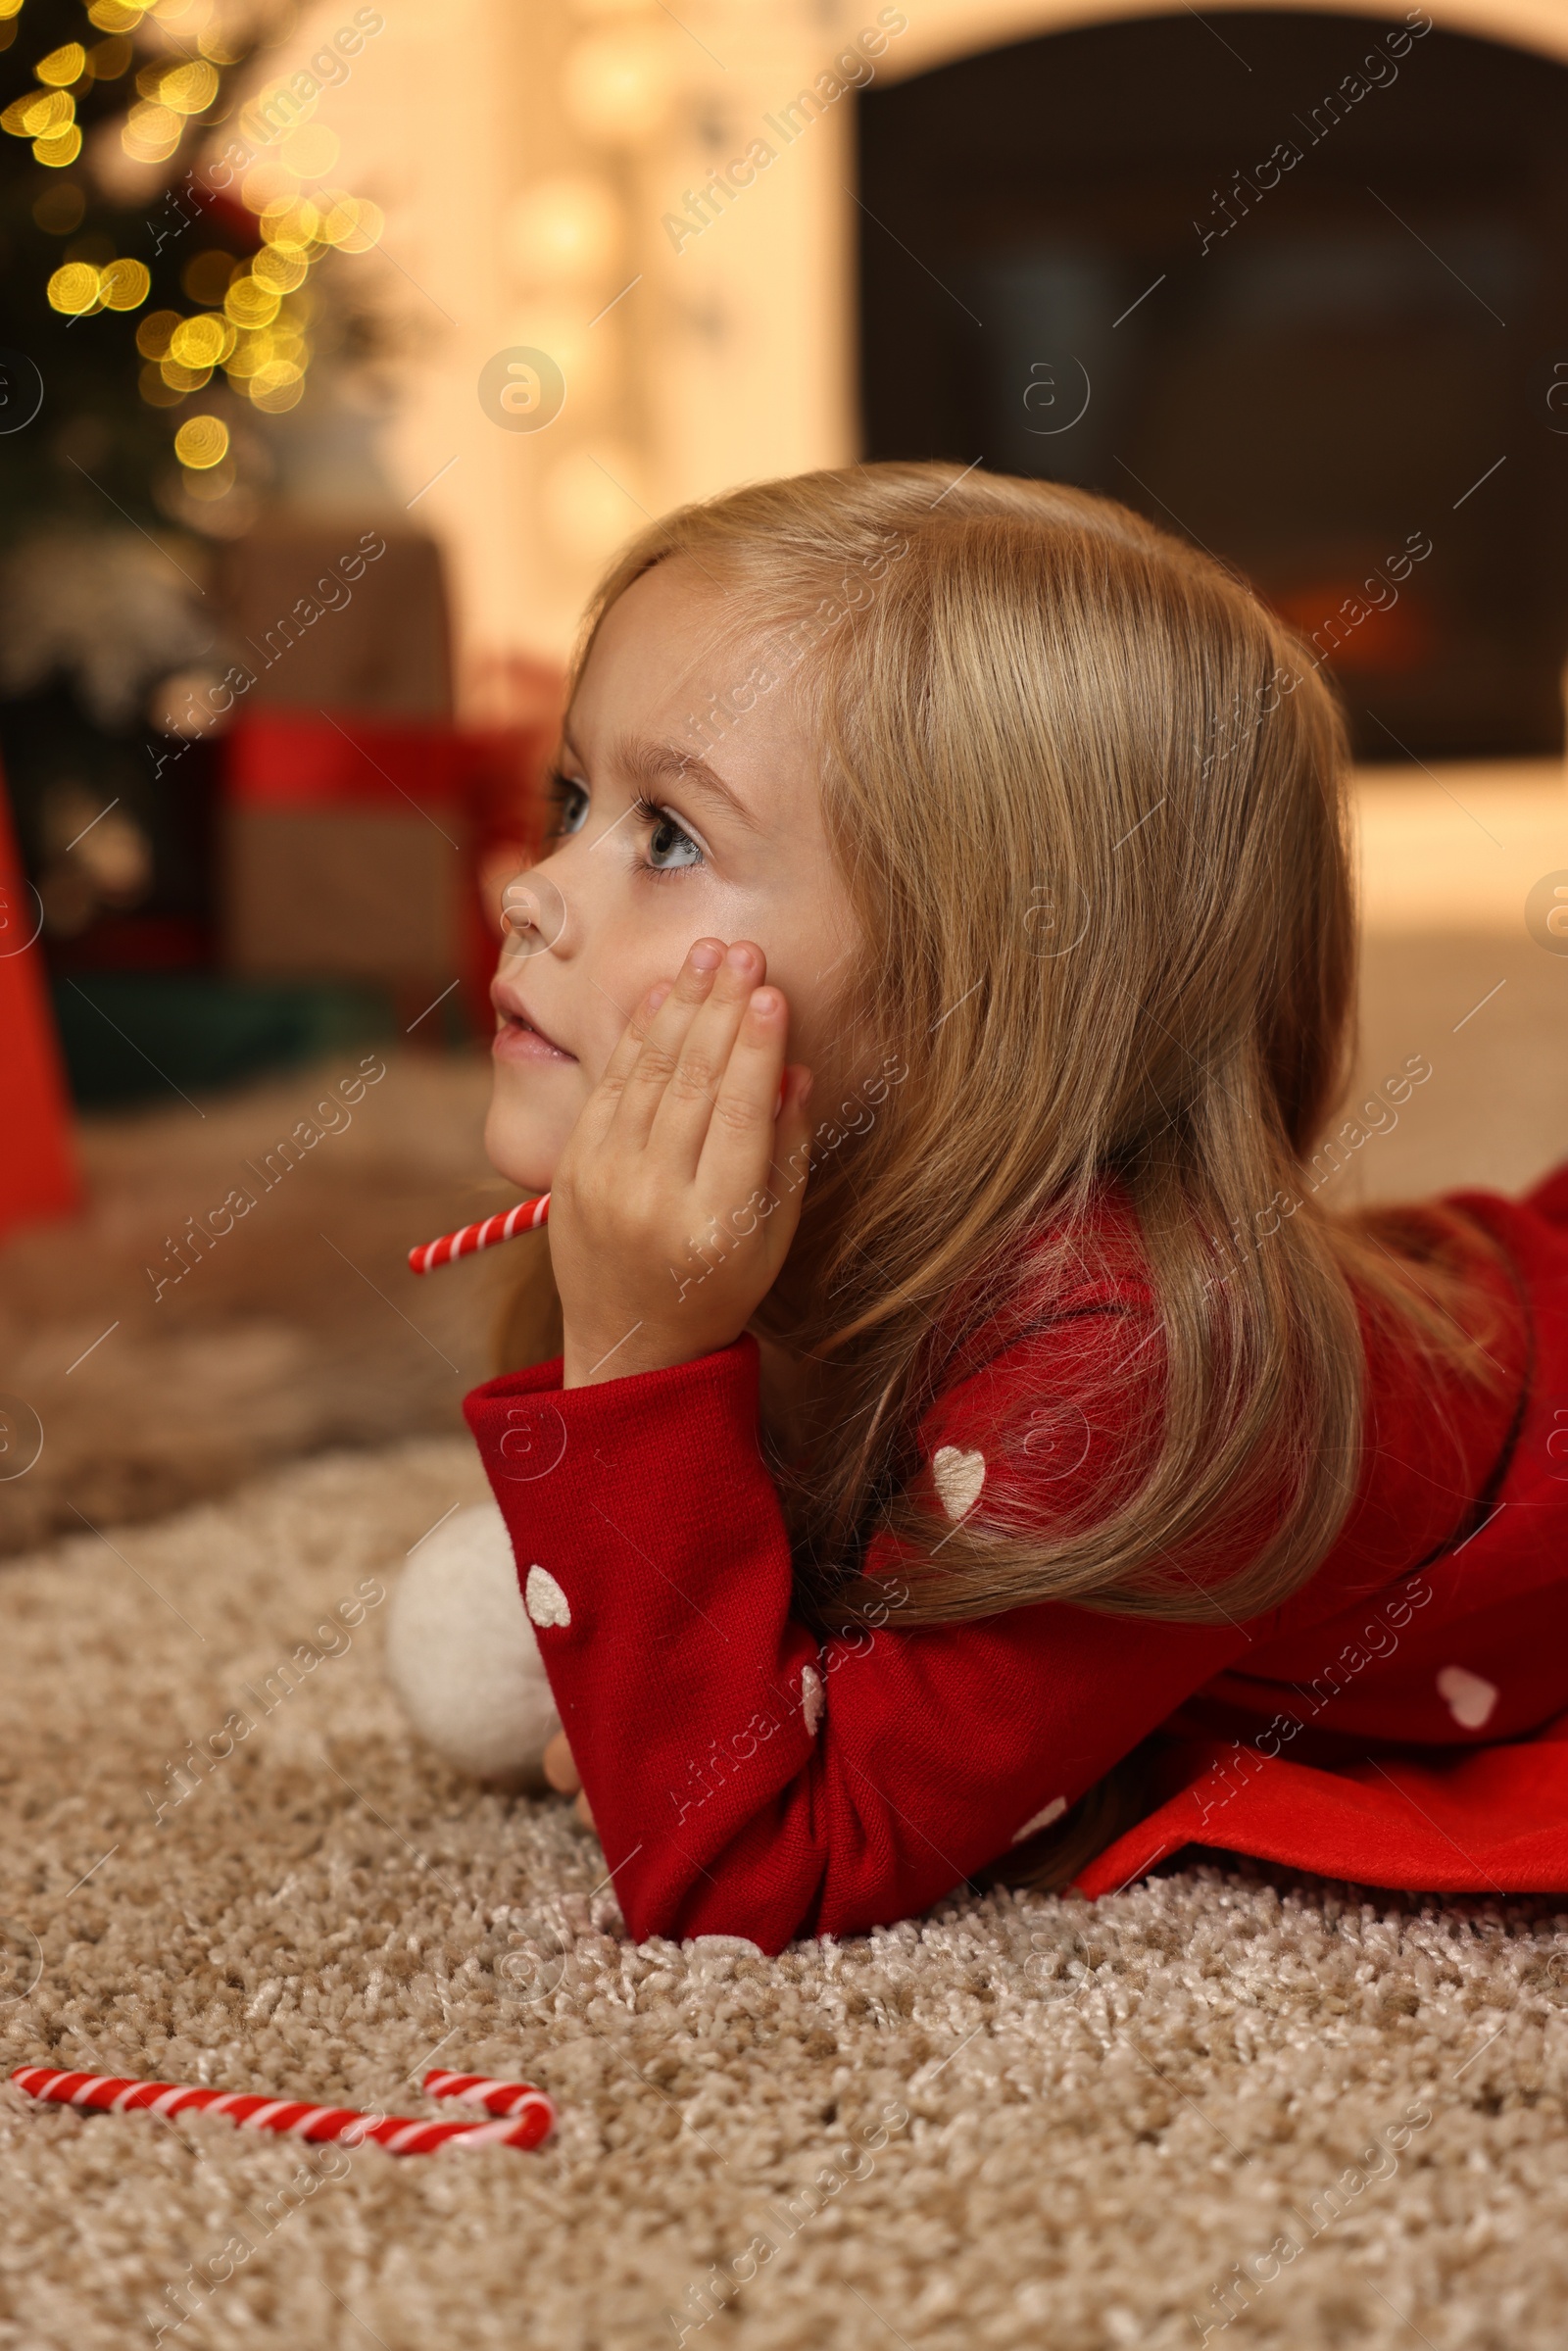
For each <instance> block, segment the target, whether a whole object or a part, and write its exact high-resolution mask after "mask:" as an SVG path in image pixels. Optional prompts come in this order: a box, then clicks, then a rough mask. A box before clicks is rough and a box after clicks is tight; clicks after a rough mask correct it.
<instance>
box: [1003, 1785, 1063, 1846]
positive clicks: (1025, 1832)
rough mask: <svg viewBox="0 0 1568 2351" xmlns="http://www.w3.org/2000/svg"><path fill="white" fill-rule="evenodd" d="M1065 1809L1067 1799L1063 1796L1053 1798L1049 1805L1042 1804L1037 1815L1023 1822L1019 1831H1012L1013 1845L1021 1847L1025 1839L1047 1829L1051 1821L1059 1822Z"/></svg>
mask: <svg viewBox="0 0 1568 2351" xmlns="http://www.w3.org/2000/svg"><path fill="white" fill-rule="evenodd" d="M1066 1809H1067V1799H1066V1797H1065V1796H1053V1797H1052V1799H1051V1801H1050V1803H1049V1804H1043V1805H1042V1806H1041V1808H1040V1810H1039V1811H1038V1812H1037V1813H1035V1814H1033V1815H1032V1816H1031V1818H1030V1819H1028V1820H1026V1821H1025V1822H1024V1825H1023V1827H1022V1828H1021V1829H1015V1830H1014V1831H1013V1835H1012V1841H1013V1843H1014V1844H1015V1845H1021V1844H1022V1842H1023V1840H1024V1838H1025V1837H1035V1836H1037V1835H1038V1834H1039V1832H1040V1831H1041V1830H1042V1829H1049V1828H1050V1826H1051V1824H1052V1822H1053V1821H1059V1820H1060V1818H1061V1816H1062V1814H1063V1813H1064V1812H1065V1811H1066Z"/></svg>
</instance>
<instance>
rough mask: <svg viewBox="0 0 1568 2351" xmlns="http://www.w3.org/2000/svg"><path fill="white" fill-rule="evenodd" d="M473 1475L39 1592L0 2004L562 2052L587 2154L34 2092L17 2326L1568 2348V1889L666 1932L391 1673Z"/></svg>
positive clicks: (584, 1844)
mask: <svg viewBox="0 0 1568 2351" xmlns="http://www.w3.org/2000/svg"><path fill="white" fill-rule="evenodd" d="M480 1493H481V1480H480V1475H479V1472H478V1470H477V1467H476V1465H475V1462H474V1459H473V1455H472V1452H471V1449H470V1448H469V1447H468V1445H466V1442H465V1441H461V1440H454V1439H450V1438H446V1437H422V1438H409V1439H405V1440H404V1441H402V1442H401V1443H400V1444H398V1445H395V1446H393V1447H390V1448H384V1449H382V1450H380V1451H378V1452H360V1453H345V1452H326V1453H320V1454H318V1455H316V1456H314V1457H313V1458H310V1459H308V1460H304V1461H296V1462H293V1463H290V1464H288V1465H286V1466H283V1467H280V1468H279V1467H274V1468H272V1469H270V1470H268V1471H266V1472H265V1473H263V1474H262V1475H260V1476H257V1477H255V1478H253V1479H252V1480H251V1481H250V1482H249V1483H247V1484H246V1485H244V1486H242V1487H241V1488H240V1489H239V1490H238V1491H236V1492H234V1493H231V1494H227V1495H225V1496H223V1497H221V1498H217V1499H207V1500H202V1501H198V1502H195V1503H193V1504H190V1505H188V1506H186V1507H185V1508H183V1509H182V1510H181V1511H180V1512H179V1513H178V1514H176V1515H174V1516H172V1517H167V1516H166V1517H165V1518H163V1519H162V1520H160V1521H157V1522H156V1523H149V1524H142V1525H139V1526H135V1527H132V1528H128V1529H127V1528H125V1527H123V1526H118V1525H117V1526H114V1527H111V1528H108V1529H107V1530H106V1532H105V1534H104V1535H103V1536H102V1537H100V1536H95V1535H89V1534H87V1533H85V1532H83V1533H80V1534H78V1535H76V1536H75V1537H72V1538H67V1539H65V1540H64V1541H61V1542H60V1543H57V1544H56V1545H55V1547H53V1548H51V1549H48V1550H44V1551H34V1552H32V1553H29V1554H28V1555H26V1556H25V1557H23V1558H20V1559H18V1560H17V1561H16V1562H14V1563H13V1564H12V1565H11V1566H10V1567H9V1568H8V1569H7V1570H6V1571H5V1573H4V1575H3V1577H0V1605H3V1607H4V1611H5V1618H4V1621H5V1625H6V1629H7V1640H6V1641H5V1644H4V1649H3V1655H0V1678H3V1681H4V1684H5V1685H6V1688H5V1694H4V1699H3V1702H0V1725H3V1729H0V1740H3V1751H4V1765H3V1769H4V1776H5V1782H6V1794H7V1796H8V1798H9V1802H8V1803H7V1805H6V1817H7V1820H8V1823H9V1826H8V1828H7V1830H6V1832H5V1836H6V1849H5V1853H4V1859H3V1875H0V1912H3V1914H4V1917H5V1922H6V1924H5V1930H4V1935H5V1944H4V1948H5V1953H6V1967H7V1969H8V1971H9V1972H8V1973H7V1975H6V1977H5V1980H4V1982H3V1983H0V2037H3V2042H4V2048H5V2063H6V2066H7V2068H8V2069H9V2068H10V2067H11V2066H15V2065H23V2064H27V2063H31V2062H37V2061H48V2062H53V2063H57V2064H60V2065H69V2066H82V2067H90V2068H92V2069H94V2070H97V2071H102V2072H107V2073H124V2074H132V2075H137V2076H141V2077H146V2078H161V2079H164V2080H174V2081H187V2082H212V2083H216V2084H219V2085H221V2086H222V2087H224V2088H230V2089H237V2090H243V2089H265V2090H270V2091H273V2092H277V2093H280V2094H302V2095H314V2096H319V2097H320V2098H322V2099H330V2100H337V2101H341V2102H343V2103H346V2104H353V2105H359V2106H377V2107H380V2108H382V2109H384V2110H388V2111H391V2112H394V2113H405V2114H422V2113H426V2112H438V2111H440V2110H439V2109H436V2108H433V2107H431V2106H430V2105H429V2104H428V2102H427V2101H426V2100H425V2098H424V2096H423V2094H422V2091H421V2090H420V2087H419V2080H420V2076H421V2073H422V2071H423V2069H424V2067H425V2066H426V2065H428V2064H430V2063H431V2062H439V2063H440V2064H442V2065H448V2066H457V2067H464V2068H473V2069H476V2070H485V2071H489V2072H494V2073H497V2074H501V2075H506V2076H522V2077H525V2078H527V2079H530V2080H533V2081H536V2082H540V2083H542V2084H543V2085H544V2086H545V2087H546V2088H548V2089H549V2090H550V2091H551V2092H552V2094H553V2095H554V2096H555V2097H556V2099H557V2100H558V2102H559V2105H560V2110H561V2118H562V2119H561V2127H560V2130H559V2132H558V2135H557V2137H556V2139H555V2140H554V2142H553V2143H552V2144H551V2145H550V2146H549V2147H547V2148H546V2149H545V2150H544V2151H542V2152H541V2153H538V2154H533V2155H524V2154H518V2153H515V2152H512V2151H510V2150H507V2149H504V2148H492V2149H487V2150H484V2151H481V2152H476V2153H474V2154H471V2155H462V2154H448V2155H444V2156H440V2157H435V2158H423V2159H419V2158H411V2159H405V2160H402V2161H400V2160H398V2159H396V2158H394V2157H390V2156H387V2155H385V2154H384V2153H382V2152H381V2151H380V2150H379V2149H376V2148H368V2149H364V2150H358V2151H354V2152H352V2153H350V2152H346V2151H343V2150H337V2149H330V2148H325V2149H319V2150H315V2151H308V2150H306V2149H304V2148H302V2147H299V2146H296V2145H291V2144H289V2143H287V2142H281V2141H275V2140H266V2139H259V2138H254V2137H250V2136H248V2135H243V2134H241V2133H239V2132H237V2131H234V2130H232V2129H231V2128H230V2127H229V2126H228V2125H227V2124H225V2123H223V2122H222V2121H221V2120H217V2119H208V2120H202V2119H199V2118H198V2119H192V2120H189V2121H185V2120H181V2121H179V2122H178V2123H175V2124H169V2123H164V2122H160V2121H157V2120H155V2119H154V2118H152V2117H150V2116H146V2115H141V2116H82V2115H76V2114H73V2113H70V2112H66V2111H63V2110H60V2109H51V2108H45V2107H38V2106H35V2105H33V2104H31V2103H30V2102H29V2101H28V2100H26V2099H25V2098H24V2097H22V2096H21V2095H20V2094H19V2093H18V2092H16V2091H15V2090H13V2089H11V2088H10V2087H9V2086H7V2087H4V2088H0V2164H3V2173H0V2178H3V2189H0V2345H4V2346H7V2347H9V2346H18V2347H22V2351H32V2346H49V2347H51V2351H52V2347H53V2346H56V2345H59V2346H62V2347H64V2346H71V2351H123V2346H125V2345H131V2344H136V2343H140V2342H144V2341H145V2342H148V2343H151V2342H153V2341H155V2340H158V2339H163V2340H165V2341H177V2342H178V2343H180V2344H181V2345H188V2346H192V2347H199V2346H206V2345H211V2346H214V2347H215V2351H216V2347H218V2346H225V2345H230V2344H259V2345H272V2344H276V2345H290V2346H294V2345H301V2346H306V2347H307V2351H365V2347H366V2346H369V2345H373V2344H376V2343H379V2344H381V2345H382V2346H383V2351H430V2346H432V2345H439V2346H443V2347H446V2346H453V2347H458V2351H466V2347H467V2346H489V2345H497V2346H501V2345H507V2346H515V2345H518V2344H538V2345H548V2346H551V2347H552V2351H556V2347H560V2351H593V2347H599V2346H603V2347H604V2351H622V2347H623V2346H624V2347H625V2351H632V2347H633V2346H637V2347H639V2351H640V2347H642V2346H645V2345H646V2346H654V2345H660V2344H678V2343H681V2342H685V2343H688V2344H693V2343H698V2342H701V2343H703V2344H705V2345H717V2346H722V2345H734V2346H738V2347H740V2351H786V2347H787V2351H795V2347H796V2346H800V2347H802V2351H804V2347H805V2346H808V2345H810V2346H818V2345H826V2346H829V2347H830V2351H841V2347H842V2351H852V2347H853V2351H860V2347H861V2346H865V2347H867V2351H870V2347H871V2346H878V2347H880V2346H896V2345H898V2344H900V2343H903V2344H905V2345H907V2346H915V2345H918V2346H928V2345H931V2346H944V2347H946V2346H953V2347H954V2351H968V2347H969V2346H975V2345H997V2346H1012V2345H1020V2346H1023V2345H1030V2346H1032V2345H1050V2346H1051V2347H1052V2351H1101V2347H1102V2346H1103V2347H1105V2351H1119V2347H1121V2346H1128V2345H1139V2346H1146V2345H1147V2346H1151V2347H1152V2351H1164V2347H1165V2346H1171V2347H1172V2351H1174V2347H1175V2346H1178V2345H1183V2346H1192V2345H1194V2344H1196V2343H1201V2342H1202V2341H1204V2340H1205V2339H1213V2338H1217V2337H1219V2336H1221V2335H1223V2337H1224V2338H1225V2339H1226V2340H1227V2341H1235V2342H1241V2343H1246V2342H1251V2343H1255V2344H1258V2345H1269V2344H1281V2345H1287V2344H1288V2345H1302V2346H1313V2347H1315V2346H1318V2345H1337V2344H1340V2343H1353V2344H1356V2345H1366V2346H1369V2347H1370V2351H1384V2346H1387V2347H1388V2351H1410V2347H1411V2346H1413V2345H1416V2344H1418V2343H1426V2344H1429V2345H1432V2346H1436V2347H1437V2351H1461V2347H1463V2351H1470V2347H1471V2346H1475V2347H1477V2351H1480V2347H1483V2346H1484V2347H1486V2351H1493V2347H1494V2346H1495V2347H1496V2351H1536V2347H1537V2346H1541V2347H1542V2351H1545V2347H1546V2346H1556V2345H1559V2344H1560V2343H1561V2342H1562V2339H1563V2318H1562V2313H1563V2309H1564V2307H1565V2301H1568V2249H1565V2248H1568V2239H1565V2234H1564V2227H1563V2223H1564V2219H1565V2216H1568V2166H1565V2164H1564V2160H1563V2155H1564V2127H1563V2106H1564V2095H1565V2090H1568V1917H1565V1916H1564V1914H1563V1910H1562V1905H1561V1898H1560V1897H1556V1898H1555V1900H1547V1899H1543V1900H1540V1901H1531V1900H1519V1899H1509V1900H1507V1901H1503V1900H1498V1901H1496V1902H1495V1903H1490V1902H1481V1901H1476V1902H1468V1903H1466V1902H1438V1901H1434V1900H1423V1899H1421V1898H1420V1897H1408V1898H1407V1897H1397V1896H1390V1895H1384V1894H1378V1893H1372V1894H1367V1893H1364V1892H1363V1891H1361V1890H1360V1889H1357V1888H1348V1887H1344V1886H1322V1885H1318V1884H1315V1883H1303V1882H1299V1881H1295V1880H1293V1879H1291V1878H1290V1877H1289V1875H1288V1874H1285V1873H1271V1872H1269V1871H1266V1870H1262V1869H1258V1870H1255V1871H1250V1870H1246V1869H1241V1868H1238V1867H1236V1866H1235V1865H1233V1864H1229V1863H1222V1862H1217V1861H1216V1862H1205V1861H1204V1860H1202V1859H1201V1857H1199V1858H1197V1859H1195V1858H1194V1857H1193V1856H1192V1855H1188V1856H1186V1857H1185V1861H1184V1865H1183V1866H1182V1867H1180V1868H1177V1867H1170V1868H1168V1869H1167V1871H1166V1873H1165V1874H1163V1875H1161V1876H1159V1877H1156V1878H1155V1879H1153V1880H1152V1881H1151V1882H1149V1883H1147V1884H1144V1885H1141V1886H1136V1887H1133V1888H1131V1889H1129V1890H1127V1891H1126V1892H1124V1893H1122V1894H1120V1895H1116V1896H1113V1897H1111V1898H1109V1899H1107V1900H1105V1901H1103V1902H1101V1903H1099V1904H1096V1905H1091V1904H1087V1903H1084V1902H1082V1901H1080V1900H1077V1899H1067V1900H1056V1899H1053V1898H1050V1897H1044V1896H1027V1897H1018V1898H1013V1897H1010V1896H1005V1895H1004V1896H991V1897H987V1898H985V1899H974V1898H967V1897H957V1898H954V1899H952V1900H950V1901H949V1902H948V1903H946V1904H944V1905H942V1906H941V1907H940V1908H939V1909H938V1910H937V1911H936V1912H935V1913H933V1914H932V1915H931V1916H930V1917H928V1918H927V1919H924V1920H921V1921H917V1922H914V1923H912V1924H905V1925H901V1926H899V1927H896V1928H893V1929H891V1930H888V1931H886V1932H881V1933H877V1934H873V1935H867V1936H864V1937H857V1938H854V1939H852V1940H849V1941H846V1942H843V1943H833V1942H822V1943H809V1944H803V1945H799V1946H796V1947H795V1948H793V1949H791V1950H789V1951H787V1952H785V1953H784V1954H783V1955H782V1956H781V1957H780V1958H778V1959H776V1960H767V1959H763V1958H762V1957H760V1955H759V1954H758V1953H757V1952H756V1951H755V1949H753V1948H752V1947H751V1946H750V1945H748V1944H746V1943H744V1942H742V1941H731V1940H728V1939H726V1938H704V1939H702V1940H700V1941H698V1942H695V1943H692V1944H688V1945H684V1946H675V1945H673V1944H668V1943H662V1942H651V1943H647V1944H644V1945H642V1946H640V1947H638V1946H633V1945H631V1944H630V1943H628V1941H627V1940H626V1937H625V1934H624V1930H623V1928H622V1926H621V1924H620V1921H619V1918H618V1915H617V1912H616V1909H615V1904H614V1900H613V1891H612V1889H611V1888H610V1887H608V1886H606V1885H605V1883H604V1864H603V1859H602V1856H601V1853H600V1849H599V1846H598V1844H597V1843H596V1842H595V1841H594V1840H593V1839H592V1838H591V1837H586V1836H584V1835H583V1834H582V1833H581V1832H579V1831H578V1830H576V1829H575V1828H574V1827H573V1826H572V1823H571V1818H570V1814H569V1810H568V1808H567V1807H566V1806H565V1804H564V1802H562V1801H561V1800H559V1799H550V1800H546V1801H543V1802H535V1801H530V1800H528V1799H526V1798H519V1797H505V1798H503V1797H499V1796H497V1795H495V1794H492V1793H487V1792H484V1791H482V1790H479V1789H476V1788H472V1787H469V1786H467V1785H465V1784H464V1783H462V1782H461V1781H459V1780H457V1779H456V1778H455V1777H453V1776H452V1775H451V1774H450V1773H448V1772H446V1771H445V1770H444V1769H442V1768H441V1767H439V1766H437V1765H436V1764H434V1763H433V1762H432V1761H431V1760H430V1759H429V1758H428V1757H427V1756H426V1755H424V1754H422V1753H421V1752H420V1751H419V1750H418V1749H417V1747H416V1745H415V1743H414V1742H413V1740H412V1739H411V1737H410V1736H409V1735H408V1733H407V1732H406V1731H405V1729H404V1727H403V1725H402V1723H401V1721H400V1718H399V1716H398V1714H397V1712H396V1709H395V1707H394V1705H393V1703H392V1701H391V1699H390V1698H389V1696H388V1694H387V1691H386V1690H385V1688H384V1685H383V1681H382V1677H381V1669H380V1648H381V1641H382V1629H383V1626H384V1623H385V1604H384V1601H383V1600H381V1599H378V1598H377V1597H376V1594H377V1593H378V1592H387V1591H390V1589H391V1587H392V1584H393V1582H394V1580H395V1577H396V1575H397V1573H398V1571H399V1570H400V1569H401V1566H402V1563H403V1559H404V1556H405V1554H406V1552H407V1551H408V1550H409V1548H410V1546H411V1545H413V1544H415V1543H417V1541H418V1539H419V1538H420V1537H421V1536H422V1535H423V1534H424V1533H425V1532H426V1531H427V1530H428V1529H429V1528H430V1527H431V1526H432V1525H433V1524H434V1523H435V1522H436V1521H437V1520H439V1519H440V1518H441V1516H442V1515H443V1513H445V1512H447V1511H449V1510H450V1509H451V1508H452V1507H453V1506H454V1505H455V1504H458V1503H461V1502H464V1501H467V1500H470V1499H474V1498H477V1497H478V1496H479V1494H480ZM182 1767H183V1768H182ZM448 2111H449V2112H450V2109H449V2110H448Z"/></svg>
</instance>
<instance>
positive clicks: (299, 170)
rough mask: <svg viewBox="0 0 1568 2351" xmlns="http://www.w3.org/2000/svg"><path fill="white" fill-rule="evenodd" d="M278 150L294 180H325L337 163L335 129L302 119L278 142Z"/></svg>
mask: <svg viewBox="0 0 1568 2351" xmlns="http://www.w3.org/2000/svg"><path fill="white" fill-rule="evenodd" d="M277 152H278V158H279V161H280V162H281V163H282V164H283V165H284V167H285V168H286V169H287V170H288V171H292V172H293V174H294V176H295V178H296V179H324V178H325V176H326V174H327V172H328V171H331V169H332V166H333V165H334V164H335V163H336V162H337V158H338V136H337V132H336V131H335V130H328V129H327V127H326V124H325V123H324V122H301V123H300V124H299V125H298V127H297V128H295V129H293V130H291V131H290V132H289V133H288V134H287V136H286V137H285V138H282V139H280V140H279V141H278V147H277Z"/></svg>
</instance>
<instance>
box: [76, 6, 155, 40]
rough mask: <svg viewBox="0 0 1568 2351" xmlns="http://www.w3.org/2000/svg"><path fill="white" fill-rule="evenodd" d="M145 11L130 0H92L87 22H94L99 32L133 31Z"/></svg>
mask: <svg viewBox="0 0 1568 2351" xmlns="http://www.w3.org/2000/svg"><path fill="white" fill-rule="evenodd" d="M146 13H147V12H146V10H145V9H144V8H138V7H135V6H133V5H132V0H92V6H91V8H89V9H88V11H87V22H88V23H89V24H96V25H97V27H98V29H99V31H100V32H134V31H135V29H136V27H137V25H138V24H140V23H141V21H142V18H143V17H144V16H145V15H146Z"/></svg>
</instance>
